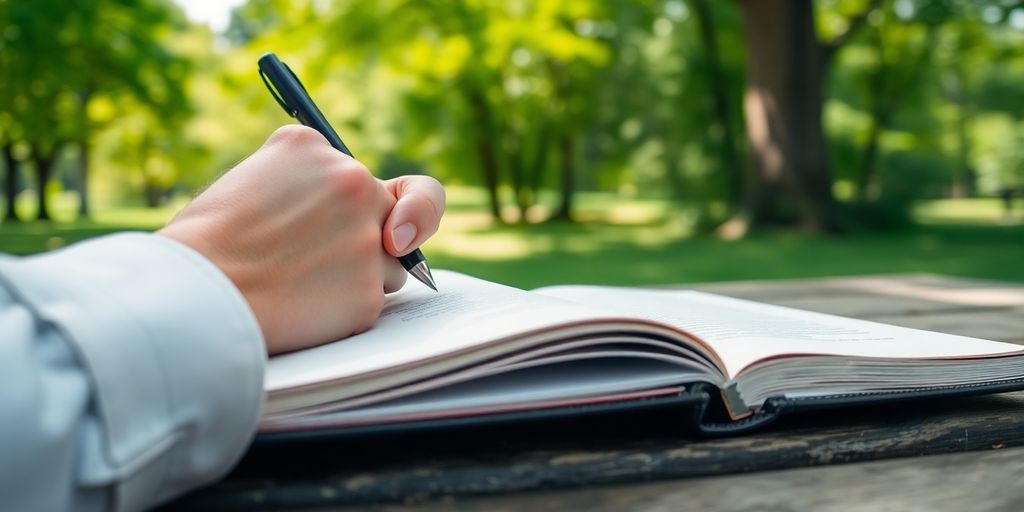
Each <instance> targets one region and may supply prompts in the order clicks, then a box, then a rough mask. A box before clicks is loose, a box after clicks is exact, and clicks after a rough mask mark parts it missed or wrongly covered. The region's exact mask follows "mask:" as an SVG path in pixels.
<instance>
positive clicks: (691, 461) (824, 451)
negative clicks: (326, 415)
mask: <svg viewBox="0 0 1024 512" xmlns="http://www.w3.org/2000/svg"><path fill="white" fill-rule="evenodd" d="M1022 410H1024V393H1013V394H1006V395H1001V396H989V397H975V398H967V399H956V400H944V401H932V402H928V403H915V404H905V405H897V404H892V405H887V406H880V407H874V408H870V409H863V408H862V409H855V410H842V411H833V412H830V413H827V414H824V415H814V416H811V415H802V416H797V417H792V418H789V419H787V420H785V421H784V422H783V423H782V424H780V425H778V426H777V427H775V428H773V429H769V430H768V431H766V432H762V433H758V434H755V435H749V436H743V437H738V438H729V439H701V438H694V437H685V436H682V435H674V434H672V433H671V432H668V431H667V430H666V427H668V426H669V425H670V422H671V421H672V418H671V416H670V415H661V416H651V417H647V418H643V419H637V420H636V423H635V424H634V425H620V426H619V427H618V429H614V428H613V429H605V428H603V427H604V426H602V425H590V426H588V425H581V424H575V425H567V426H562V427H561V428H559V429H547V428H545V427H543V426H540V427H538V426H533V427H532V428H527V429H524V430H519V431H517V430H515V429H497V430H492V431H489V432H487V431H485V432H483V433H481V432H475V433H471V434H467V435H457V434H456V435H442V436H425V437H421V438H418V439H388V438H381V439H376V440H374V439H368V440H364V441H361V442H356V443H335V444H329V443H328V444H319V445H314V446H305V447H302V446H295V447H285V448H282V449H276V450H264V451H262V452H256V453H253V454H250V456H249V458H248V459H247V460H246V461H245V462H244V463H243V464H242V465H241V466H240V468H239V469H238V470H237V471H236V473H235V474H234V475H233V477H232V478H230V479H229V480H228V481H227V482H224V483H222V484H221V485H219V486H214V487H212V488H209V489H206V490H204V491H201V492H200V493H197V494H196V495H193V496H192V497H191V498H189V499H187V500H184V501H182V502H180V503H179V507H181V508H180V509H181V510H196V509H211V510H212V509H217V510H252V509H256V508H260V507H269V508H280V507H285V506H288V507H314V506H328V505H343V504H359V503H364V504H365V503H387V502H400V503H401V502H411V501H422V500H427V499H431V498H438V497H443V496H450V495H458V496H462V495H482V494H494V493H509V492H524V491H536V490H543V489H554V488H570V487H578V486H598V485H609V484H621V483H629V482H642V481H650V480H665V479H674V478H692V477H700V476H709V475H726V474H735V473H748V472H754V471H767V470H776V469H785V468H796V467H806V466H831V465H835V464H840V463H847V462H857V461H868V460H878V459H891V458H899V457H911V456H919V455H927V454H941V453H952V452H964V451H976V450H989V449H991V448H992V447H993V446H1000V447H1017V446H1024V417H1022V416H1024V415H1022V414H1021V411H1022ZM618 421H622V419H618ZM657 422H660V423H657ZM268 475H270V476H272V478H268Z"/></svg>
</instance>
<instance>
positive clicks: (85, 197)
mask: <svg viewBox="0 0 1024 512" xmlns="http://www.w3.org/2000/svg"><path fill="white" fill-rule="evenodd" d="M91 98H92V87H86V88H85V89H84V90H82V91H81V93H80V94H79V95H78V101H79V107H78V108H79V115H80V116H81V118H80V120H79V122H80V123H81V126H80V127H79V129H81V130H82V133H81V139H79V141H78V180H79V181H78V198H79V199H78V218H80V219H88V218H89V151H90V149H91V148H90V144H89V135H90V134H89V128H90V127H89V100H90V99H91Z"/></svg>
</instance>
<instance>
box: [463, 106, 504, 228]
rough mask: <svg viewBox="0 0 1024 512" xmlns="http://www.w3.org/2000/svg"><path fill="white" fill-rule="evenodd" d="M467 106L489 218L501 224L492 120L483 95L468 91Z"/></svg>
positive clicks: (496, 156)
mask: <svg viewBox="0 0 1024 512" xmlns="http://www.w3.org/2000/svg"><path fill="white" fill-rule="evenodd" d="M468 99H469V106H470V108H471V109H472V110H473V117H474V119H475V120H476V124H477V130H476V154H477V158H479V159H480V170H481V171H483V175H484V176H483V177H484V185H485V186H486V187H487V199H488V200H489V201H490V207H491V216H492V217H493V218H494V220H496V221H498V222H501V221H502V219H501V203H500V201H499V199H498V172H499V171H498V169H499V163H498V153H497V151H496V150H495V148H494V132H493V128H492V127H493V120H492V119H491V109H490V106H489V105H487V98H485V97H484V95H483V93H482V92H480V91H478V90H475V89H471V90H469V91H468Z"/></svg>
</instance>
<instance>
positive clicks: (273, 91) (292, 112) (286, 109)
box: [260, 66, 302, 117]
mask: <svg viewBox="0 0 1024 512" xmlns="http://www.w3.org/2000/svg"><path fill="white" fill-rule="evenodd" d="M285 67H286V68H287V67H288V66H285ZM288 72H289V73H291V72H292V70H290V69H289V70H288ZM292 76H295V73H292ZM260 78H262V79H263V85H266V86H267V90H268V91H270V95H271V96H273V97H274V99H275V100H277V104H278V105H281V108H283V109H284V113H285V114H288V116H289V117H295V114H296V111H295V109H293V108H291V107H289V106H288V104H287V103H285V101H284V98H282V97H281V95H280V94H278V92H277V89H274V85H273V84H271V83H270V80H269V79H267V74H266V73H264V72H263V70H262V69H261V70H260ZM296 81H298V79H297V78H296ZM299 86H300V87H301V86H302V83H299Z"/></svg>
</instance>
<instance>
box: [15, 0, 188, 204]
mask: <svg viewBox="0 0 1024 512" xmlns="http://www.w3.org/2000/svg"><path fill="white" fill-rule="evenodd" d="M0 12H2V13H3V15H2V17H0V24H2V25H0V34H3V35H4V37H5V38H6V41H5V45H4V46H5V47H4V51H3V52H0V54H2V55H3V57H0V58H2V59H3V66H4V69H5V71H6V73H5V75H6V76H5V80H4V83H3V85H2V86H0V87H2V90H0V92H2V93H3V98H4V99H3V100H0V119H2V120H3V122H4V123H5V124H6V126H5V127H3V128H2V132H3V134H4V135H5V137H6V140H3V141H0V142H2V143H3V144H4V145H5V146H9V145H11V144H24V145H25V146H27V147H28V149H29V152H28V153H29V158H28V160H29V162H31V163H32V167H33V169H34V171H35V174H36V180H35V188H36V192H37V197H38V204H39V207H38V213H37V217H38V218H39V219H41V220H48V219H49V218H50V212H49V207H48V204H47V196H46V192H45V191H46V185H47V183H48V182H49V180H50V178H51V175H52V171H53V165H54V163H55V162H57V161H58V159H59V157H60V155H61V153H62V151H63V150H64V149H65V148H66V147H68V146H71V145H74V146H77V149H78V167H79V172H80V180H79V181H80V193H81V195H80V197H81V201H80V214H81V215H82V216H85V215H87V214H88V205H89V201H88V183H87V181H88V176H89V155H90V142H91V139H92V137H93V134H94V132H95V131H96V129H97V128H98V126H96V123H95V122H94V121H93V119H91V118H90V115H89V110H90V104H91V102H92V101H94V100H95V99H96V98H97V97H100V96H106V97H117V96H118V95H123V96H127V97H131V98H136V99H138V100H139V104H140V105H141V106H142V108H146V109H150V110H152V111H153V112H154V113H155V114H156V115H157V116H158V117H160V118H162V119H163V120H164V121H165V122H173V120H174V119H175V118H176V117H178V116H180V115H182V114H183V113H185V112H186V111H187V105H186V102H185V97H184V91H183V88H182V84H181V82H182V81H183V79H184V77H185V75H186V74H187V65H186V62H185V61H184V60H182V59H180V58H178V57H176V56H175V55H173V54H171V53H169V52H168V51H167V50H166V48H165V46H164V45H163V43H162V38H163V37H164V33H165V29H166V28H168V27H169V26H171V24H172V23H173V22H174V21H175V20H177V21H178V22H182V21H183V18H181V17H180V13H178V14H175V13H177V12H178V11H176V10H175V9H174V8H173V7H172V6H171V5H170V4H169V3H167V2H165V1H162V0H117V1H113V0H109V1H108V0H82V1H79V2H76V3H75V4H74V8H71V9H68V8H67V6H66V5H65V2H59V1H56V0H39V1H36V2H4V3H2V4H0ZM175 16H177V18H175ZM11 193H12V192H11V191H10V190H9V191H8V194H11Z"/></svg>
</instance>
